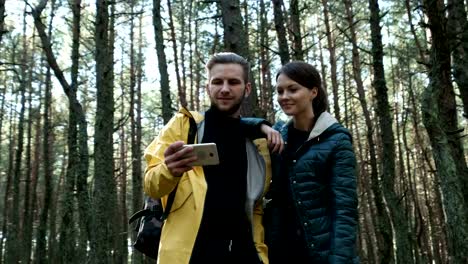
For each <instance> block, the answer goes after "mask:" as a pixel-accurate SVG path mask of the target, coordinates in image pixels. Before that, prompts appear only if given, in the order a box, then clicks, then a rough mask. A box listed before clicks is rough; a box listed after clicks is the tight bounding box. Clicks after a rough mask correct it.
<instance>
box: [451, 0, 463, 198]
mask: <svg viewBox="0 0 468 264" xmlns="http://www.w3.org/2000/svg"><path fill="white" fill-rule="evenodd" d="M447 9H448V21H447V26H448V36H449V41H450V48H451V51H452V58H453V77H454V78H455V82H456V83H457V85H458V90H459V91H460V95H461V99H462V102H463V111H464V114H463V115H464V116H465V117H466V118H468V20H467V17H466V10H465V3H464V2H463V0H449V1H448V5H447ZM466 181H468V180H466ZM465 184H466V183H465ZM467 187H468V186H467V185H465V186H464V188H467ZM465 190H466V189H465ZM466 194H468V191H467V192H466ZM466 194H465V201H467V202H468V197H467V196H466Z"/></svg>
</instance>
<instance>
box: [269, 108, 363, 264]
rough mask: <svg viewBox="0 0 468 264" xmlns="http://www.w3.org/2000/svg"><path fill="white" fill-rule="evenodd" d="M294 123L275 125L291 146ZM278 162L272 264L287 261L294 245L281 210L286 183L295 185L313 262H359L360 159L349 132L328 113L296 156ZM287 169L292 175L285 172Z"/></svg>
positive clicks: (273, 201) (272, 216)
mask: <svg viewBox="0 0 468 264" xmlns="http://www.w3.org/2000/svg"><path fill="white" fill-rule="evenodd" d="M290 126H292V122H289V123H287V124H277V125H275V129H277V130H279V131H280V133H281V134H282V136H283V139H284V141H285V142H286V144H287V141H288V137H287V136H288V127H290ZM272 162H273V166H274V171H273V180H272V186H271V191H270V194H269V198H270V199H271V200H270V202H269V203H268V204H267V208H266V215H265V221H266V223H265V224H266V232H267V234H266V239H267V243H268V246H269V252H270V261H271V263H278V262H276V261H275V259H284V255H287V252H288V250H287V247H288V245H282V244H281V240H282V239H281V237H280V235H279V234H280V233H281V229H282V228H285V226H284V224H282V218H283V217H284V214H282V213H281V210H278V209H279V208H277V205H278V204H279V202H281V201H279V199H284V197H285V195H284V192H282V193H280V192H278V191H277V190H278V189H279V188H278V186H277V185H278V183H280V182H281V183H284V182H288V183H289V186H288V187H289V189H290V193H291V194H292V198H293V199H292V200H293V201H294V208H295V212H296V214H297V215H296V218H297V220H298V222H299V223H300V226H301V233H302V234H303V236H304V241H305V243H306V244H307V251H308V252H309V256H310V257H311V259H312V260H313V261H312V263H314V264H317V263H353V264H354V263H359V258H358V257H357V253H356V238H357V225H358V208H357V206H358V200H357V190H356V158H355V155H354V151H353V147H352V138H351V135H350V133H349V131H348V130H347V129H346V128H344V127H343V126H342V125H340V124H339V123H338V122H337V121H336V119H335V118H333V117H332V116H331V115H330V114H329V113H327V112H324V113H322V114H321V115H320V117H319V118H318V120H317V122H316V124H315V126H314V128H313V130H312V131H311V133H310V135H309V138H308V140H307V141H306V142H305V143H304V144H303V145H302V146H301V147H299V149H298V150H297V152H296V153H295V155H294V156H293V157H292V159H289V160H285V159H284V157H283V156H281V155H279V156H277V157H275V159H274V160H273V161H272ZM284 166H286V167H284ZM286 171H287V174H288V175H287V176H286V175H280V173H281V172H286ZM280 177H287V181H284V180H279V178H280ZM283 179H284V178H283ZM283 187H284V186H283ZM281 189H282V190H284V188H281ZM281 255H282V256H281Z"/></svg>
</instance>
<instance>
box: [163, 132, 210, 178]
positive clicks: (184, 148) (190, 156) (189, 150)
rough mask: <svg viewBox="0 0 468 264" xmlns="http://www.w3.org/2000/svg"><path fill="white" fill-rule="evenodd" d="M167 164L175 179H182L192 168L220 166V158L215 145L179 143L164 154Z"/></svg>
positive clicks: (172, 145) (171, 146) (174, 144)
mask: <svg viewBox="0 0 468 264" xmlns="http://www.w3.org/2000/svg"><path fill="white" fill-rule="evenodd" d="M164 157H165V163H166V166H167V167H168V169H169V171H170V172H171V174H172V175H174V176H175V177H180V176H182V174H183V173H184V172H186V171H189V170H191V169H192V166H207V165H218V164H219V157H218V150H217V148H216V144H215V143H203V144H191V145H184V142H183V141H177V142H174V143H172V144H171V145H169V147H168V148H167V149H166V151H165V152H164Z"/></svg>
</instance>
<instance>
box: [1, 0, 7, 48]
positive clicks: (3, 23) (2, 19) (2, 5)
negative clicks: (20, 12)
mask: <svg viewBox="0 0 468 264" xmlns="http://www.w3.org/2000/svg"><path fill="white" fill-rule="evenodd" d="M5 1H6V0H0V44H1V43H2V38H3V34H5V33H6V32H5Z"/></svg>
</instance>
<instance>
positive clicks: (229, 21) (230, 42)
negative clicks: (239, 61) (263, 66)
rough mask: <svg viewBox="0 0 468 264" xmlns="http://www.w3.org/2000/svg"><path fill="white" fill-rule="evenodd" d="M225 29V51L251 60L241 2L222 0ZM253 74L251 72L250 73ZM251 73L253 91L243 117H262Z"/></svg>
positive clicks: (242, 112)
mask: <svg viewBox="0 0 468 264" xmlns="http://www.w3.org/2000/svg"><path fill="white" fill-rule="evenodd" d="M218 3H219V6H220V8H221V14H222V21H223V29H224V49H225V50H226V51H231V52H234V53H237V54H238V55H240V56H242V57H244V58H245V59H247V60H249V59H250V57H251V56H250V51H249V42H248V35H247V32H246V30H245V27H244V26H245V24H244V23H242V16H241V10H240V4H239V0H220V1H219V2H218ZM250 72H251V71H250ZM250 72H249V75H250V76H251V77H250V80H249V81H250V83H251V87H252V91H251V93H250V95H249V97H248V98H247V99H245V100H244V102H243V104H242V106H241V115H243V116H252V115H254V116H261V117H264V116H265V113H263V112H262V111H261V109H260V108H259V107H258V101H259V100H258V98H257V90H256V85H255V78H253V77H252V74H251V73H250Z"/></svg>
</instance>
